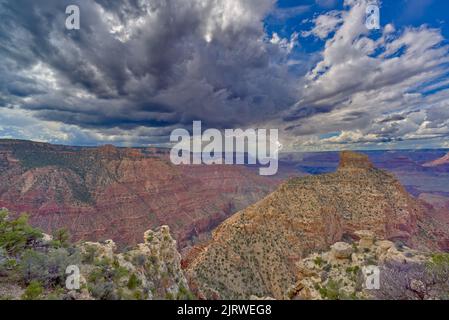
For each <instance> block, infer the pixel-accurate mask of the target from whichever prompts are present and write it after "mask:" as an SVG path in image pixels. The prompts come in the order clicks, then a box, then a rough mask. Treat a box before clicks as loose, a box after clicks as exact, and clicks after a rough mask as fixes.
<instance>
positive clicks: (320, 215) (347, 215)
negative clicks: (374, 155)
mask: <svg viewBox="0 0 449 320" xmlns="http://www.w3.org/2000/svg"><path fill="white" fill-rule="evenodd" d="M433 210H434V209H433V208H431V207H430V206H429V205H428V204H426V203H424V202H422V201H420V200H418V199H416V198H414V197H412V196H411V195H410V194H409V193H408V192H407V191H406V190H405V189H404V187H403V186H402V185H401V184H400V182H399V181H398V180H397V179H396V178H395V176H394V175H392V174H390V173H388V172H386V171H384V170H380V169H377V168H375V167H374V166H373V164H372V163H371V162H370V161H369V159H368V157H367V156H366V155H363V154H358V153H353V152H343V153H342V154H341V159H340V164H339V167H338V169H337V171H336V172H334V173H328V174H322V175H315V176H308V177H302V178H293V179H289V180H288V181H287V182H285V183H283V184H282V185H281V186H280V187H279V188H278V189H277V190H276V191H275V192H273V193H272V194H270V195H269V196H267V197H266V198H264V199H263V200H261V201H259V202H257V203H256V204H254V205H252V206H250V207H248V208H247V209H245V210H242V211H240V212H238V213H237V214H235V215H233V216H232V217H231V218H229V219H227V220H226V221H225V222H224V223H223V224H221V225H220V226H219V227H218V228H217V229H216V230H215V231H214V232H213V236H212V239H211V240H210V241H209V242H208V243H207V244H204V245H203V246H202V247H198V248H197V249H196V250H193V251H192V254H191V255H190V256H189V257H188V258H189V259H188V261H187V262H186V263H185V264H184V267H185V268H186V270H187V275H188V278H189V279H190V286H191V288H193V290H195V291H196V293H197V294H198V295H199V296H200V297H203V298H205V299H245V298H246V299H247V298H249V297H250V296H252V295H254V296H259V297H263V296H271V297H274V298H276V299H282V298H283V297H284V294H285V292H286V291H287V290H288V288H289V286H290V285H291V284H292V283H294V282H295V280H296V267H295V264H296V263H297V262H298V261H300V260H301V259H303V258H304V257H306V256H307V255H309V254H311V253H313V252H319V251H321V250H325V249H326V248H328V247H329V246H330V245H331V244H333V243H335V242H338V241H340V240H342V239H353V238H356V237H357V235H356V232H357V231H358V230H362V229H368V230H369V231H370V232H373V233H374V234H375V236H377V237H379V238H382V239H387V240H390V241H394V242H397V243H403V244H406V245H408V246H410V247H412V248H414V249H420V250H424V251H440V250H448V249H449V246H448V244H449V242H448V240H449V228H447V226H445V225H444V224H441V223H440V222H439V221H438V220H437V219H436V218H435V216H434V212H433ZM217 265H220V268H216V267H214V266H217Z"/></svg>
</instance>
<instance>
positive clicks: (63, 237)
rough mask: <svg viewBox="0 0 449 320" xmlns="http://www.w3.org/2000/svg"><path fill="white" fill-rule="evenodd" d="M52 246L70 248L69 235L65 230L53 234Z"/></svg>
mask: <svg viewBox="0 0 449 320" xmlns="http://www.w3.org/2000/svg"><path fill="white" fill-rule="evenodd" d="M52 244H53V246H54V247H56V248H60V247H63V248H67V247H69V246H70V233H69V231H68V230H67V229H58V230H56V231H55V232H54V233H53V241H52Z"/></svg>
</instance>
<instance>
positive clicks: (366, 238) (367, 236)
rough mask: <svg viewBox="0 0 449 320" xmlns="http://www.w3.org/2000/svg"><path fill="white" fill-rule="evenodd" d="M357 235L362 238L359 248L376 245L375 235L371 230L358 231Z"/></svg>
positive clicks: (368, 247)
mask: <svg viewBox="0 0 449 320" xmlns="http://www.w3.org/2000/svg"><path fill="white" fill-rule="evenodd" d="M355 235H356V236H357V237H359V238H360V241H359V248H361V249H370V248H371V247H372V246H373V245H374V240H375V238H376V237H375V235H374V233H373V232H372V231H369V230H360V231H356V232H355Z"/></svg>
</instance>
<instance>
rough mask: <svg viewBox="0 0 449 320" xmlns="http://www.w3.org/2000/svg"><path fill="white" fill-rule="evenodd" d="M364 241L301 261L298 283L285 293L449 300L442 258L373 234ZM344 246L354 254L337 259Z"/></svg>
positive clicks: (313, 297) (308, 297) (316, 297)
mask: <svg viewBox="0 0 449 320" xmlns="http://www.w3.org/2000/svg"><path fill="white" fill-rule="evenodd" d="M361 234H366V231H361ZM366 240H367V239H366V238H361V239H360V241H358V242H353V243H352V244H349V243H337V244H334V245H333V246H332V247H331V248H332V249H331V251H326V252H322V253H314V254H311V255H310V256H308V257H307V258H305V259H303V260H301V261H299V262H298V263H297V264H296V268H297V282H296V284H295V285H293V286H292V287H291V288H290V289H289V290H288V291H287V292H286V296H285V298H286V299H295V300H322V299H330V300H335V299H339V300H342V299H432V300H433V299H446V295H447V290H448V289H449V282H448V281H447V276H448V275H449V273H448V271H449V269H447V270H438V269H439V266H438V263H436V261H438V259H439V258H438V255H434V256H432V255H431V254H429V253H428V252H419V251H416V250H413V249H411V248H408V247H406V246H400V247H398V246H397V245H395V244H394V243H393V242H391V241H388V240H378V241H374V240H375V239H373V237H371V236H370V238H369V240H370V241H366ZM371 240H373V241H371ZM344 245H346V246H347V247H348V248H351V251H352V253H351V254H350V255H349V256H346V255H345V257H343V256H338V257H336V255H335V253H336V252H335V251H336V247H338V248H340V247H343V246H344ZM338 251H339V250H337V252H338ZM345 253H346V251H345ZM446 268H447V267H446ZM441 271H442V272H441ZM370 276H375V277H377V279H376V278H369V277H370ZM439 276H443V277H441V278H439ZM444 277H446V280H445V279H444Z"/></svg>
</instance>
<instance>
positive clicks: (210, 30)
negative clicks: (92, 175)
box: [0, 0, 297, 128]
mask: <svg viewBox="0 0 449 320" xmlns="http://www.w3.org/2000/svg"><path fill="white" fill-rule="evenodd" d="M69 4H77V5H79V7H80V9H81V29H80V30H72V31H68V30H66V29H65V18H66V15H65V8H66V6H67V5H69ZM272 6H273V1H272V0H262V1H260V2H259V1H258V2H257V3H255V2H245V1H238V0H230V1H226V3H225V2H224V1H218V0H217V1H213V0H211V1H202V0H195V1H183V0H152V1H137V0H127V1H111V0H96V1H80V0H70V1H68V0H46V1H30V0H15V1H9V0H8V1H5V0H3V1H0V12H1V13H0V20H1V21H2V23H1V25H0V39H1V46H0V58H1V59H2V61H6V62H7V67H0V68H2V71H5V72H2V76H1V78H0V79H1V80H0V90H1V91H0V92H3V94H4V95H7V96H10V98H11V101H12V100H13V98H12V96H16V97H20V98H25V97H26V98H30V99H26V100H23V101H19V100H16V101H15V102H14V103H16V104H18V105H19V106H20V107H21V108H23V109H28V110H32V111H34V112H36V116H37V117H39V118H40V119H44V120H52V121H60V122H63V123H66V124H73V125H77V126H80V127H86V128H108V127H110V128H112V127H121V128H133V127H139V126H147V127H164V126H174V125H179V126H188V125H191V121H192V120H203V122H205V125H210V126H216V127H234V126H238V125H248V124H250V123H255V122H257V121H260V120H261V119H262V118H269V117H270V116H271V117H274V116H275V115H276V113H277V112H278V111H279V110H282V109H285V108H286V107H288V106H289V105H291V104H292V103H294V102H295V100H296V99H297V91H296V89H295V88H294V81H291V82H290V81H288V80H289V79H290V75H289V72H288V67H287V66H285V65H280V64H274V63H270V61H272V60H273V59H276V60H279V59H280V60H282V59H285V57H286V55H287V53H286V52H284V51H283V49H282V48H281V47H280V46H278V45H276V44H273V43H270V42H269V41H267V39H265V33H264V29H263V23H262V20H263V19H264V17H265V16H266V15H267V13H268V12H269V10H271V8H272ZM36 65H38V66H39V68H37V69H35V70H34V71H32V70H33V69H32V68H35V66H36ZM30 71H32V72H30ZM39 74H40V75H39ZM39 76H41V78H39ZM42 77H43V79H42ZM46 80H48V81H46ZM289 83H290V84H289ZM45 84H47V86H45ZM49 84H51V86H49Z"/></svg>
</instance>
